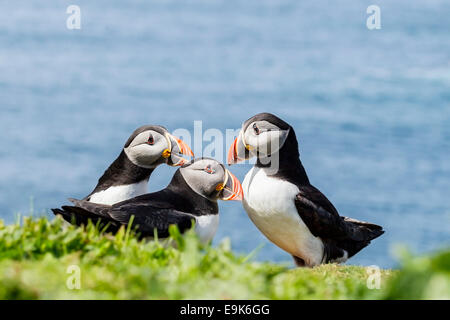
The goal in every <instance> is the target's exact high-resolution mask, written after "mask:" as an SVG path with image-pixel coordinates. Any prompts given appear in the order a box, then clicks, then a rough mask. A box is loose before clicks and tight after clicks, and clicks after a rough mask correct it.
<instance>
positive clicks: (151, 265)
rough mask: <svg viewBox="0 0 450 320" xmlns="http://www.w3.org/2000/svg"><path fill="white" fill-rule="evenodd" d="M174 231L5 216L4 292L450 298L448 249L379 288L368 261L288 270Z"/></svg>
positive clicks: (385, 275)
mask: <svg viewBox="0 0 450 320" xmlns="http://www.w3.org/2000/svg"><path fill="white" fill-rule="evenodd" d="M171 235H172V239H171V240H170V241H172V242H174V243H176V245H177V247H178V249H175V248H173V246H169V245H168V244H167V241H164V242H162V241H150V242H143V241H138V240H137V239H136V237H135V236H134V234H133V232H131V231H130V230H125V229H123V230H121V232H119V233H118V234H117V235H115V236H112V235H109V234H103V233H102V232H101V230H99V229H98V228H97V227H96V226H93V225H89V226H88V227H86V228H85V229H82V228H75V227H73V226H66V225H65V224H64V223H63V221H62V220H61V219H59V218H56V219H54V220H53V221H49V220H47V219H46V218H38V219H32V218H24V219H23V222H22V224H21V225H19V224H13V225H4V224H3V222H2V221H0V299H386V298H387V299H414V298H417V299H450V251H449V250H447V251H443V252H441V253H437V254H435V255H433V256H431V257H419V258H413V257H408V256H405V257H404V265H403V267H402V269H401V270H400V271H395V272H394V271H390V270H380V289H378V290H377V289H369V288H368V286H367V280H368V277H369V276H370V275H371V272H369V271H370V270H367V269H366V268H364V267H356V266H338V265H334V264H329V265H323V266H320V267H317V268H313V269H288V268H287V267H286V266H283V265H279V264H274V263H262V262H253V261H248V259H246V257H243V256H237V255H235V254H234V253H233V252H232V251H231V249H230V244H229V242H227V241H224V242H223V243H221V244H220V245H219V246H217V247H211V246H202V245H200V244H199V242H198V241H197V238H196V237H195V235H194V234H193V233H192V232H191V233H188V234H187V235H185V236H183V237H182V236H180V234H179V233H178V232H177V230H176V228H174V229H172V230H171ZM369 282H370V283H372V284H376V282H371V281H370V280H369ZM78 285H79V286H80V288H79V289H77V286H78Z"/></svg>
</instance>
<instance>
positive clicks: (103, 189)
mask: <svg viewBox="0 0 450 320" xmlns="http://www.w3.org/2000/svg"><path fill="white" fill-rule="evenodd" d="M183 155H186V156H189V157H192V156H194V154H193V153H192V151H191V149H190V148H189V147H188V146H187V145H186V144H185V143H184V142H183V141H181V140H180V139H178V138H176V137H175V136H173V135H171V134H170V133H169V131H167V129H166V128H164V127H162V126H155V125H153V126H150V125H147V126H142V127H140V128H138V129H136V130H135V131H134V132H133V134H132V135H131V136H130V137H129V138H128V141H127V142H126V143H125V146H124V148H123V150H122V152H121V153H120V155H119V157H118V158H117V159H116V160H115V161H114V162H113V163H112V164H111V165H110V166H109V168H108V169H107V170H106V171H105V173H104V174H103V175H102V176H101V177H100V179H99V181H98V184H97V186H96V187H95V188H94V190H93V191H92V192H91V193H90V194H89V195H88V196H87V197H86V198H84V200H86V201H90V202H94V203H100V204H109V205H111V204H114V203H117V202H120V201H124V200H127V199H130V198H133V197H137V196H140V195H142V194H145V193H147V192H148V181H149V179H150V175H151V174H152V172H153V170H155V169H156V167H158V166H159V165H160V164H167V165H169V166H181V165H183V164H185V163H186V162H187V160H186V159H184V158H183ZM189 160H190V159H189Z"/></svg>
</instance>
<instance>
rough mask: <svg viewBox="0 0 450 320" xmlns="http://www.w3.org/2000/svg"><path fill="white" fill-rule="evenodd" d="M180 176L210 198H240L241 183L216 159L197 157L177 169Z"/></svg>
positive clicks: (213, 199)
mask: <svg viewBox="0 0 450 320" xmlns="http://www.w3.org/2000/svg"><path fill="white" fill-rule="evenodd" d="M179 171H180V173H181V176H182V177H183V179H184V180H185V181H186V183H187V184H188V185H189V187H190V188H191V189H192V190H193V191H195V192H196V193H197V194H199V195H201V196H203V197H205V198H207V199H209V200H212V201H216V200H225V201H226V200H242V198H243V194H244V193H243V190H242V186H241V183H240V182H239V180H238V178H236V177H235V176H234V175H233V174H232V173H231V172H230V171H229V170H227V169H226V168H225V166H224V165H223V164H222V163H220V162H219V161H217V160H214V159H210V158H198V159H194V160H192V161H191V162H189V163H187V164H185V165H183V166H182V167H181V168H180V169H179Z"/></svg>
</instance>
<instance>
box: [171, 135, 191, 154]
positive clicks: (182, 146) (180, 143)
mask: <svg viewBox="0 0 450 320" xmlns="http://www.w3.org/2000/svg"><path fill="white" fill-rule="evenodd" d="M174 138H175V141H176V142H177V144H178V148H180V152H181V154H184V155H187V156H191V157H193V156H194V153H193V152H192V150H191V148H189V146H188V145H187V144H186V143H185V142H184V141H183V140H181V139H179V138H177V137H174Z"/></svg>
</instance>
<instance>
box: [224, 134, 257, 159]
mask: <svg viewBox="0 0 450 320" xmlns="http://www.w3.org/2000/svg"><path fill="white" fill-rule="evenodd" d="M252 156H253V155H252V154H251V153H250V146H246V145H245V144H244V142H243V138H242V131H241V132H240V133H239V136H238V137H237V138H236V139H234V141H233V143H232V144H231V147H230V149H229V150H228V157H227V162H228V164H229V165H232V164H235V163H238V162H240V161H243V160H247V159H250V158H251V157H252Z"/></svg>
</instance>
